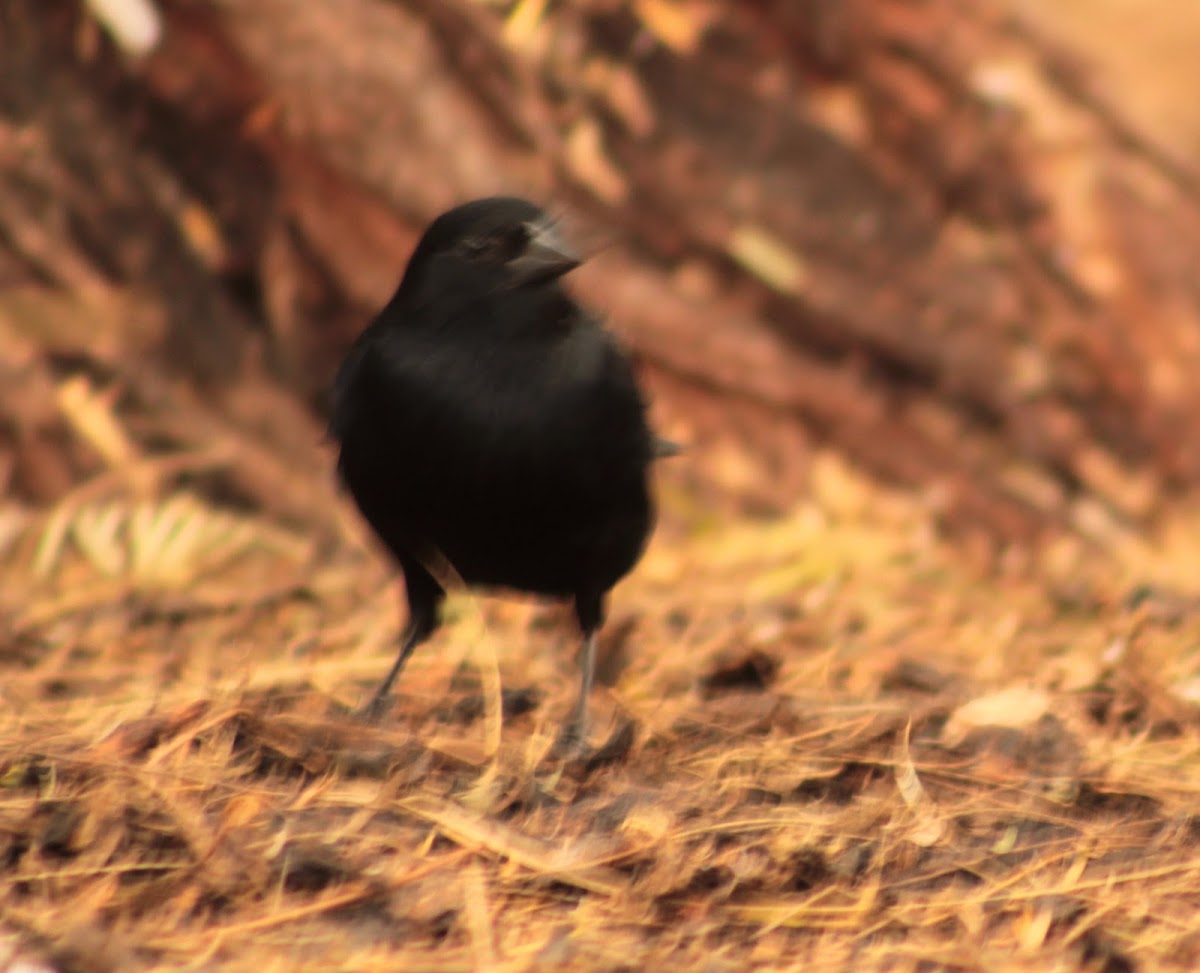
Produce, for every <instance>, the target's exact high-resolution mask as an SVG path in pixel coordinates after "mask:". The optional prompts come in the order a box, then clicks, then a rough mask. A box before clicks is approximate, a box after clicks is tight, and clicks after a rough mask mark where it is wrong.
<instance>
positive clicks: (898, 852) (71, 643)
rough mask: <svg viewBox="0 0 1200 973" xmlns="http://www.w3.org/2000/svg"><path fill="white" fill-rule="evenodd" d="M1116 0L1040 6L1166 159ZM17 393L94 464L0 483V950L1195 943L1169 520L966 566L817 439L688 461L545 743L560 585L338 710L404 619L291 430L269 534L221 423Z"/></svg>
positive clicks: (1187, 722)
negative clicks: (231, 481)
mask: <svg viewBox="0 0 1200 973" xmlns="http://www.w3.org/2000/svg"><path fill="white" fill-rule="evenodd" d="M647 6H648V7H649V6H653V4H647ZM1137 6H1138V5H1134V4H1124V3H1118V2H1115V0H1114V2H1109V3H1093V2H1083V0H1078V2H1075V3H1071V4H1066V3H1064V4H1063V5H1062V6H1061V8H1056V12H1055V16H1056V17H1063V18H1068V19H1062V20H1060V21H1058V25H1057V29H1060V30H1069V31H1071V32H1073V39H1078V40H1079V41H1080V43H1081V44H1085V45H1088V46H1090V47H1091V49H1093V50H1095V51H1097V52H1101V53H1103V52H1106V51H1111V52H1112V53H1113V60H1112V62H1111V70H1112V83H1113V85H1114V86H1116V87H1117V88H1122V89H1125V88H1126V87H1127V86H1128V90H1127V91H1126V94H1127V95H1128V96H1129V97H1131V98H1133V99H1134V100H1135V101H1139V99H1140V101H1139V104H1141V105H1143V106H1144V108H1145V111H1144V120H1145V121H1146V122H1147V124H1149V125H1151V126H1153V127H1154V128H1155V129H1156V130H1157V131H1158V132H1159V133H1160V134H1161V135H1162V136H1163V137H1164V138H1167V137H1170V136H1171V134H1172V133H1174V136H1175V139H1176V140H1177V141H1176V144H1177V146H1178V147H1179V148H1180V149H1181V150H1182V151H1184V152H1194V149H1195V147H1196V146H1197V145H1200V118H1197V116H1196V115H1195V114H1194V112H1195V104H1194V99H1193V98H1191V97H1184V96H1182V95H1181V94H1180V91H1187V92H1189V93H1190V92H1194V91H1195V90H1196V86H1195V84H1193V83H1192V82H1191V81H1190V80H1189V78H1190V72H1194V71H1196V69H1195V68H1194V66H1193V65H1192V63H1191V62H1189V61H1187V59H1185V58H1183V57H1182V56H1179V55H1172V54H1171V53H1170V52H1171V51H1178V50H1181V49H1182V46H1183V45H1182V42H1181V41H1177V40H1176V39H1177V38H1183V37H1195V36H1197V35H1198V34H1200V29H1198V28H1197V25H1200V19H1197V24H1191V23H1190V22H1189V21H1188V20H1187V19H1186V18H1184V20H1182V21H1180V20H1179V19H1178V18H1176V19H1175V20H1173V21H1171V22H1170V23H1171V26H1170V27H1169V28H1168V27H1165V26H1163V25H1164V24H1166V23H1167V21H1166V19H1165V14H1164V16H1163V17H1156V16H1151V15H1149V14H1145V15H1142V16H1138V17H1133V16H1132V15H1131V14H1130V13H1129V11H1130V10H1133V9H1134V8H1135V7H1137ZM1148 6H1149V7H1152V8H1154V9H1155V10H1163V11H1165V12H1166V13H1173V11H1175V10H1176V5H1175V4H1172V3H1169V2H1167V0H1162V2H1160V3H1157V4H1150V5H1148ZM1140 9H1145V8H1140ZM1072 13H1074V14H1075V15H1076V16H1077V17H1078V19H1075V20H1071V19H1069V18H1070V17H1071V15H1072ZM1114 36H1121V37H1124V38H1128V39H1129V43H1127V44H1121V45H1114V44H1112V43H1111V41H1110V40H1106V39H1107V38H1111V37H1114ZM1139 37H1140V38H1141V41H1140V42H1139V41H1138V38H1139ZM1106 45H1107V46H1106ZM1195 49H1196V48H1195V46H1194V44H1192V45H1191V46H1189V47H1187V50H1188V51H1189V52H1190V51H1194V50H1195ZM1189 57H1190V54H1189ZM1155 79H1157V81H1156V80H1155ZM1197 83H1200V79H1198V81H1197ZM17 313H25V312H23V311H22V310H21V308H19V307H17V306H16V305H15V304H14V303H12V300H11V299H9V298H5V299H0V323H3V320H4V318H5V316H6V315H7V316H8V317H9V318H11V317H12V316H13V315H14V314H17ZM29 313H34V312H33V311H32V310H31V311H30V312H29ZM120 313H123V312H122V311H121V310H120V309H114V314H120ZM68 316H69V315H68ZM90 323H91V324H92V325H93V326H94V327H95V328H96V333H97V334H100V335H103V334H105V333H106V331H105V323H104V322H103V321H99V320H93V321H91V322H90ZM5 350H6V351H8V350H10V349H5ZM5 361H6V364H7V363H9V362H8V360H7V359H6V360H5ZM102 384H103V383H101V385H102ZM51 391H52V393H53V395H54V396H57V398H53V399H52V401H56V402H58V407H59V408H60V409H61V411H62V413H63V415H64V416H65V417H66V421H67V422H68V425H69V427H70V429H71V430H72V432H73V435H74V436H75V438H76V440H77V441H78V442H79V443H86V444H88V445H89V448H91V449H92V450H93V452H94V453H95V454H96V455H97V456H101V457H103V458H104V459H105V461H106V462H107V464H108V466H109V467H110V468H111V469H110V471H109V472H106V473H102V474H100V475H99V476H97V477H93V478H90V479H87V480H83V481H81V482H80V483H78V484H76V485H75V486H74V487H73V488H72V489H70V490H69V492H67V494H66V496H65V498H64V499H62V500H61V501H59V502H57V503H56V504H54V505H53V506H50V507H45V508H28V507H24V506H21V505H19V504H16V503H15V502H10V501H9V500H8V499H5V498H4V496H3V495H0V861H2V862H3V865H2V867H0V970H5V971H14V973H15V970H16V969H17V968H18V967H17V965H16V962H15V958H16V957H20V958H22V959H25V960H27V961H29V962H31V963H33V964H35V965H34V966H33V967H32V969H49V970H63V971H80V973H93V971H95V973H107V971H125V970H139V969H178V970H207V969H230V970H242V969H247V970H249V969H253V970H256V971H260V973H267V971H275V970H293V969H296V970H312V971H316V970H328V971H341V970H380V971H394V970H423V969H430V970H434V969H436V970H457V969H463V970H483V969H486V970H524V969H538V970H543V969H544V970H555V969H561V970H576V969H598V970H617V969H629V970H641V969H662V970H674V969H700V970H712V971H723V970H729V971H738V970H744V969H772V970H774V969H797V968H798V969H805V970H825V969H829V970H847V971H850V970H853V971H859V970H864V971H871V970H880V971H882V970H889V971H892V970H895V971H904V970H914V971H915V970H940V969H951V970H963V971H968V970H970V971H974V970H979V971H984V970H986V971H1004V970H1022V971H1023V970H1046V971H1058V970H1078V969H1084V970H1093V971H1104V973H1125V971H1133V970H1171V969H1177V970H1191V969H1195V968H1197V966H1198V965H1200V919H1198V918H1197V917H1198V915H1200V818H1198V817H1197V812H1196V808H1197V807H1198V806H1200V708H1198V707H1200V648H1198V646H1200V611H1198V609H1200V591H1198V590H1197V583H1196V580H1195V567H1194V565H1195V563H1196V553H1195V552H1196V551H1197V550H1200V514H1197V513H1196V512H1195V511H1189V510H1175V511H1174V512H1172V513H1171V514H1170V515H1169V516H1167V517H1166V518H1165V520H1164V522H1163V524H1162V525H1161V526H1160V527H1159V528H1158V529H1156V530H1155V531H1154V532H1153V533H1152V534H1146V535H1145V536H1141V537H1125V538H1124V539H1119V540H1118V539H1114V540H1112V541H1111V546H1110V547H1107V548H1105V549H1103V550H1100V549H1097V548H1095V547H1089V546H1087V545H1085V544H1084V543H1083V542H1080V541H1076V540H1072V539H1063V540H1060V541H1058V542H1056V543H1053V544H1052V545H1050V546H1049V547H1046V548H1044V549H1042V550H1039V551H1036V552H1035V551H1031V550H1026V549H1010V550H1007V551H1004V552H1002V553H1000V554H995V553H994V552H992V551H990V550H989V549H987V548H986V547H984V546H980V547H978V548H976V547H975V546H974V545H973V543H968V542H967V541H965V540H959V541H956V542H953V543H952V542H950V541H948V540H945V539H942V538H940V537H939V536H938V534H937V532H936V530H935V529H934V519H933V518H934V513H933V511H936V510H937V509H938V507H939V498H937V497H935V496H929V495H927V494H926V495H919V494H909V493H898V492H892V491H889V490H886V489H883V488H881V487H879V486H877V485H874V484H872V483H870V482H868V481H867V480H865V479H863V478H862V477H860V476H859V475H858V474H857V473H855V472H853V471H851V470H849V469H848V468H847V467H846V466H845V465H844V463H843V462H842V461H841V460H839V459H838V458H836V457H835V456H832V455H830V454H825V453H822V454H820V455H819V456H818V457H817V459H816V460H815V461H814V463H813V464H812V468H811V476H810V492H809V494H808V495H807V496H805V497H803V498H802V499H799V500H798V501H797V502H796V504H795V505H794V508H793V509H792V510H790V512H788V513H786V514H784V515H781V516H770V517H768V516H765V515H764V516H761V517H753V516H749V515H747V514H746V513H745V509H744V506H742V507H739V508H738V510H739V513H738V514H737V515H736V516H735V515H734V513H733V512H732V508H731V507H730V506H729V505H727V504H724V503H722V502H721V501H720V500H719V499H718V498H717V496H716V495H719V494H720V493H721V490H720V489H719V487H720V486H721V485H728V484H735V485H741V486H744V485H745V484H744V483H743V482H742V481H744V480H745V479H746V478H747V477H748V476H753V475H756V474H754V473H752V472H749V471H751V470H755V469H757V467H753V466H750V465H748V464H747V463H746V461H745V460H744V459H743V458H741V457H739V455H738V454H737V453H736V452H735V451H733V450H732V449H730V450H727V451H725V450H717V449H716V448H713V449H709V448H707V447H701V448H698V449H693V450H692V451H691V452H689V453H687V454H685V455H684V456H681V457H679V458H678V459H676V460H673V461H671V463H669V464H666V465H665V466H664V467H663V470H662V476H661V481H660V494H661V497H662V508H663V512H662V523H661V526H660V529H659V532H658V534H657V536H656V538H655V541H654V543H653V545H652V547H651V549H650V551H649V553H648V554H647V556H646V558H645V560H644V561H643V562H642V564H641V565H640V567H639V568H638V570H637V571H636V572H635V574H634V575H633V576H631V577H630V578H629V579H628V581H626V582H625V583H624V584H622V585H621V587H620V588H618V590H617V591H616V593H615V597H614V606H613V615H612V619H611V622H610V625H609V627H608V629H607V631H606V644H605V647H604V648H605V666H604V670H605V672H604V676H605V678H604V679H603V682H604V683H605V685H604V686H603V687H602V688H601V689H599V690H598V691H597V693H596V695H595V697H594V699H593V706H594V709H593V712H594V714H595V727H594V730H595V732H594V739H593V743H594V744H596V745H597V746H598V747H599V748H600V749H599V752H598V755H597V757H596V758H595V759H593V760H592V761H590V762H588V763H586V764H582V765H580V764H575V765H570V766H567V767H563V766H562V765H561V764H559V763H557V762H555V761H554V760H553V759H551V758H550V757H548V756H547V751H548V749H549V747H550V745H551V743H552V741H553V738H554V734H555V732H556V729H557V726H558V720H559V719H560V718H561V716H562V715H563V714H564V713H565V712H566V710H567V707H568V706H569V703H570V701H571V699H572V696H573V693H574V691H575V673H574V667H573V663H572V659H573V653H574V649H575V642H574V634H573V633H572V631H571V629H570V626H569V624H568V618H567V616H566V614H565V613H564V612H562V611H560V610H557V609H553V608H546V607H539V606H531V605H525V604H520V603H514V602H512V601H496V600H486V601H485V600H481V599H475V598H467V597H457V598H456V599H454V600H453V601H452V603H451V606H450V610H449V624H447V626H446V627H445V628H444V629H443V631H442V632H441V633H440V634H439V635H438V637H437V639H436V640H435V641H434V643H433V644H431V645H430V646H428V647H426V648H424V649H423V650H422V651H421V652H419V653H418V655H417V656H416V657H415V658H414V661H413V663H412V664H411V666H410V667H409V669H408V671H407V672H406V673H405V675H404V677H403V678H402V680H401V682H400V685H399V692H398V696H397V701H396V704H395V706H394V707H393V710H392V713H391V716H390V718H389V719H388V720H387V722H386V723H385V724H384V725H382V726H380V727H378V728H373V727H365V726H362V725H359V724H357V723H355V722H354V721H353V720H352V719H350V718H349V717H348V716H346V715H345V714H346V708H347V707H348V706H353V705H354V704H356V703H357V702H358V701H359V700H360V699H361V698H362V697H363V695H364V693H365V692H367V691H368V689H369V687H370V685H371V684H372V683H373V681H374V680H376V679H378V678H379V677H380V676H381V675H382V673H383V672H384V671H385V670H386V668H387V666H388V664H389V662H390V659H391V654H392V651H393V642H394V638H395V635H396V632H397V627H398V624H399V622H400V619H399V617H398V614H397V608H396V598H395V586H394V583H393V578H392V575H391V572H390V570H389V569H388V568H387V566H386V565H385V564H384V562H383V561H382V559H381V558H380V557H379V555H378V552H377V551H375V549H374V548H373V547H372V546H371V544H370V542H369V541H368V540H367V538H366V537H365V534H364V532H363V530H362V528H361V526H360V525H359V523H358V521H357V518H356V516H355V514H354V512H353V510H352V509H351V508H350V507H349V506H348V505H347V504H346V502H345V501H344V500H341V501H337V502H336V503H335V502H334V501H333V500H331V499H330V494H329V490H328V476H327V475H326V474H325V473H322V472H314V471H328V470H329V469H330V468H331V465H332V463H331V459H330V457H329V456H328V454H321V455H318V454H317V453H316V452H315V451H314V450H312V449H308V447H307V446H305V445H299V446H297V447H296V452H297V455H301V457H302V458H301V459H299V460H297V462H296V464H295V467H294V469H293V470H292V473H291V477H290V480H285V479H281V480H280V491H281V492H283V491H284V488H285V487H286V488H287V489H288V490H290V491H291V492H289V493H288V494H287V497H288V503H283V502H282V501H281V503H280V506H281V507H287V508H288V509H289V510H290V511H291V512H292V516H291V518H290V520H291V521H295V522H294V523H290V525H289V526H283V525H282V523H281V518H279V517H277V516H267V515H264V514H262V513H260V512H258V511H256V510H252V509H251V510H244V509H236V510H235V509H233V508H232V507H231V506H230V505H228V504H225V505H222V504H220V503H218V501H217V500H216V499H214V496H215V495H214V493H213V491H212V490H201V489H200V488H201V487H203V486H205V485H206V484H207V481H206V480H205V479H204V474H205V473H206V471H207V470H209V468H212V467H219V466H222V465H225V466H228V465H230V464H233V465H234V466H236V467H238V468H239V469H240V470H242V471H243V472H244V475H245V476H247V477H258V478H259V480H260V481H267V482H269V481H270V477H271V476H282V474H281V473H280V471H279V470H274V469H273V468H271V467H270V465H269V463H268V464H266V465H265V466H264V465H262V463H260V462H258V461H259V460H261V459H262V457H261V456H260V455H259V454H257V453H255V454H253V456H254V459H255V462H254V463H252V462H251V461H250V459H249V458H248V457H249V454H248V453H247V452H246V450H245V448H244V444H243V445H242V446H241V447H239V446H238V444H237V443H236V442H235V443H231V444H230V443H224V442H216V443H214V446H213V449H212V452H211V454H202V455H201V454H195V455H185V456H182V457H180V456H178V455H175V456H160V455H156V454H154V453H153V452H151V453H148V454H146V455H143V454H142V453H141V452H140V451H139V448H138V447H137V446H136V445H134V444H135V443H136V442H138V437H137V436H136V435H134V434H133V433H132V432H129V431H127V430H126V429H125V428H124V423H126V422H127V421H128V416H127V414H126V412H124V411H122V409H121V408H120V407H118V405H119V404H114V403H116V399H117V397H118V396H117V395H116V393H115V392H114V393H113V395H112V396H111V397H109V396H108V395H107V390H106V389H104V388H101V389H100V390H99V391H97V390H96V389H93V388H91V387H90V385H88V383H86V382H83V383H78V382H77V383H75V384H69V383H64V385H63V386H62V387H60V388H57V389H53V390H51ZM175 407H177V408H180V409H182V408H183V406H182V405H180V403H178V402H175V404H174V406H173V408H175ZM180 414H181V415H184V416H188V417H189V418H188V419H187V420H185V421H195V420H194V418H193V417H191V414H190V413H184V412H181V413H180ZM663 421H664V422H665V423H666V424H667V426H668V429H669V430H674V429H677V428H678V429H684V430H686V429H687V428H688V419H687V416H685V415H680V414H676V413H672V412H671V410H670V409H667V410H665V412H664V420H663ZM316 438H317V427H316V425H313V427H312V429H311V430H310V429H309V428H308V427H306V426H305V427H302V428H301V431H299V432H298V433H297V435H296V441H297V443H300V444H308V443H311V442H313V441H315V439H316ZM305 449H308V452H304V450H305ZM0 459H3V461H4V462H7V458H5V457H0ZM193 468H194V471H193V472H194V478H195V482H196V487H197V489H196V492H194V493H193V492H186V491H184V490H181V489H180V488H178V487H177V486H172V487H170V488H169V489H163V488H161V486H160V484H162V483H165V482H170V483H172V484H174V483H176V481H177V478H176V477H174V476H173V475H168V473H171V472H173V473H178V471H179V470H180V469H184V470H193ZM284 472H285V473H286V472H287V471H286V470H285V471H284ZM6 476H7V471H6V470H5V469H3V468H0V480H3V479H4V478H5V477H6ZM322 477H324V479H322ZM309 483H312V484H313V486H312V488H311V490H310V489H309V487H308V484H309ZM714 485H716V486H715V487H714ZM742 492H743V493H744V492H745V491H742ZM293 498H295V502H294V503H292V502H291V500H292V499H293ZM314 498H315V499H314ZM297 509H299V510H305V509H308V510H310V511H311V522H310V523H304V522H302V520H297V518H296V517H295V516H294V512H295V510H297ZM497 677H498V678H497ZM605 741H608V742H607V743H606V742H605ZM37 964H44V966H38V965H37ZM23 969H25V970H29V969H31V967H24V968H23Z"/></svg>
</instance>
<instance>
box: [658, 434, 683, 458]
mask: <svg viewBox="0 0 1200 973" xmlns="http://www.w3.org/2000/svg"><path fill="white" fill-rule="evenodd" d="M683 450H684V447H683V446H680V445H679V443H673V442H671V440H669V439H663V438H662V437H660V436H655V437H654V458H655V459H670V458H671V457H672V456H678V455H679V454H680V453H682V452H683Z"/></svg>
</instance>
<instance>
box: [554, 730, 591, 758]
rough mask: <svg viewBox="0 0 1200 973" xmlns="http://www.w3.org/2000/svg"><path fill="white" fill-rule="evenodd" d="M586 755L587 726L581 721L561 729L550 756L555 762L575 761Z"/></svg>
mask: <svg viewBox="0 0 1200 973" xmlns="http://www.w3.org/2000/svg"><path fill="white" fill-rule="evenodd" d="M586 753H587V726H586V725H585V724H584V723H583V722H582V721H572V722H570V723H568V724H567V725H566V726H564V727H563V728H562V730H561V731H560V732H559V734H558V739H557V740H555V741H554V746H553V747H552V748H551V749H550V755H551V756H552V757H554V758H555V759H557V760H575V759H578V758H580V757H583V756H585V755H586Z"/></svg>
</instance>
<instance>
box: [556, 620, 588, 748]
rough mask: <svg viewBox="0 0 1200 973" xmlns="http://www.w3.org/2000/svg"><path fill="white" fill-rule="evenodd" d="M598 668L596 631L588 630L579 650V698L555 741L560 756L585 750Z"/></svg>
mask: <svg viewBox="0 0 1200 973" xmlns="http://www.w3.org/2000/svg"><path fill="white" fill-rule="evenodd" d="M595 670H596V633H595V632H594V631H592V632H588V633H587V634H586V635H584V637H583V648H582V649H581V650H580V652H579V698H578V699H577V700H575V706H574V708H573V709H572V710H571V718H570V719H569V720H568V721H567V722H566V723H565V724H564V725H563V728H562V731H561V732H560V733H559V735H558V739H557V740H556V741H555V743H554V752H555V754H556V755H558V756H560V757H573V756H576V755H577V754H579V753H580V752H581V751H582V750H583V744H584V741H585V740H587V711H588V699H589V698H590V697H591V695H592V677H593V674H594V673H595Z"/></svg>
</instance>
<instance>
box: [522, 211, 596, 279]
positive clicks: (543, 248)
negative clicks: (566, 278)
mask: <svg viewBox="0 0 1200 973" xmlns="http://www.w3.org/2000/svg"><path fill="white" fill-rule="evenodd" d="M528 229H529V243H528V244H527V245H526V247H525V249H524V251H522V253H521V255H520V256H518V257H514V258H513V259H512V260H510V261H509V262H508V269H509V272H510V273H511V274H512V275H513V277H514V278H515V279H516V281H517V283H518V284H519V285H521V286H525V285H528V284H541V283H544V282H545V281H548V280H554V279H555V278H558V277H561V276H562V275H563V274H565V273H567V272H568V271H571V270H574V269H575V268H576V267H578V266H579V265H580V264H581V263H582V262H583V261H582V260H581V259H580V258H579V256H577V255H576V254H575V253H573V252H572V251H571V249H570V247H568V246H567V245H566V243H565V242H564V241H563V239H562V237H561V236H560V235H559V233H558V230H557V228H556V227H555V226H554V224H551V223H533V224H530V225H529V227H528Z"/></svg>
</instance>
